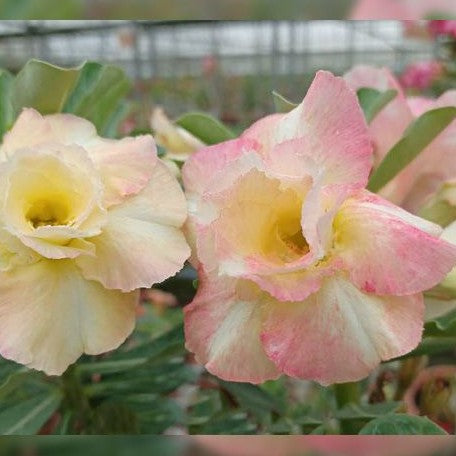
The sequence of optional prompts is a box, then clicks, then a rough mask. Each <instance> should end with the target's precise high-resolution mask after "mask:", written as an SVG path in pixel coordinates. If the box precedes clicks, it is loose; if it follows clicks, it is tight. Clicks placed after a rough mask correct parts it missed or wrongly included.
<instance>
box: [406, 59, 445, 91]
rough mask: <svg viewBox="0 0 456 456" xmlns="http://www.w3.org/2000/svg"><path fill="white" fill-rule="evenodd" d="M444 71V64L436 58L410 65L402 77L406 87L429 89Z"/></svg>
mask: <svg viewBox="0 0 456 456" xmlns="http://www.w3.org/2000/svg"><path fill="white" fill-rule="evenodd" d="M442 73H443V66H442V64H441V63H439V62H437V61H435V60H429V61H425V62H415V63H412V64H410V65H408V66H407V67H406V68H405V70H404V72H403V73H402V75H401V77H400V82H401V85H402V87H404V88H405V89H419V90H424V89H428V88H429V87H430V86H431V85H432V83H433V82H434V81H435V80H436V79H438V78H439V77H440V76H441V75H442Z"/></svg>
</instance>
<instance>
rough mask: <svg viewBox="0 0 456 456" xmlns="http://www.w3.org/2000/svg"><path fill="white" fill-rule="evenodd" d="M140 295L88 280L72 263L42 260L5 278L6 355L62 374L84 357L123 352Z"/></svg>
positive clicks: (1, 321)
mask: <svg viewBox="0 0 456 456" xmlns="http://www.w3.org/2000/svg"><path fill="white" fill-rule="evenodd" d="M137 300H138V294H137V293H129V294H125V293H120V292H117V291H112V290H106V289H104V288H103V287H102V286H101V285H100V284H98V283H96V282H91V281H87V280H85V279H84V278H83V277H82V275H81V274H80V272H79V270H78V268H76V267H75V266H74V265H73V264H72V263H71V262H70V261H68V260H62V261H52V262H51V261H47V260H43V261H39V262H37V263H35V264H32V265H30V266H22V267H17V268H15V269H13V270H12V271H10V272H6V273H2V274H1V277H0V354H1V355H2V356H3V357H5V358H8V359H12V360H14V361H16V362H18V363H21V364H25V365H27V366H28V367H31V368H34V369H38V370H42V371H44V372H46V373H47V374H48V375H60V374H62V373H63V372H64V371H65V369H66V368H67V367H68V366H69V365H70V364H72V363H74V362H75V361H76V360H77V358H78V357H79V356H80V355H82V354H83V353H87V354H90V355H96V354H100V353H103V352H106V351H109V350H113V349H115V348H117V347H118V346H119V345H120V344H121V343H122V342H123V341H124V340H125V339H126V337H127V336H128V335H129V334H130V333H131V331H132V330H133V327H134V324H135V306H136V303H137Z"/></svg>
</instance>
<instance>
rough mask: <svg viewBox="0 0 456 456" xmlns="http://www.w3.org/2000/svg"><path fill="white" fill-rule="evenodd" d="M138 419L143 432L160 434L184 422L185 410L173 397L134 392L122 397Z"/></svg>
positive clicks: (140, 430)
mask: <svg viewBox="0 0 456 456" xmlns="http://www.w3.org/2000/svg"><path fill="white" fill-rule="evenodd" d="M120 400H123V402H124V403H125V404H126V405H127V406H128V407H129V408H130V410H132V411H133V412H134V413H135V415H136V416H137V419H138V430H139V432H140V433H141V434H159V433H162V432H163V431H165V430H166V429H168V428H169V427H170V426H175V425H179V424H181V423H182V422H183V420H184V417H183V411H182V409H181V407H179V405H178V404H177V403H176V402H175V401H174V400H172V399H169V398H165V397H160V396H158V395H154V394H147V393H146V394H133V395H130V396H127V397H125V398H122V399H120Z"/></svg>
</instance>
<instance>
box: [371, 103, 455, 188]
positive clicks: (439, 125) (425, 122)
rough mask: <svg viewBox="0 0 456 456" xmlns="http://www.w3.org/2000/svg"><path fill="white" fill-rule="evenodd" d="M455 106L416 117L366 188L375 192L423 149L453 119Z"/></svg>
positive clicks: (373, 174)
mask: <svg viewBox="0 0 456 456" xmlns="http://www.w3.org/2000/svg"><path fill="white" fill-rule="evenodd" d="M455 118H456V107H453V106H450V107H445V108H437V109H433V110H431V111H427V112H425V113H424V114H423V115H422V116H420V117H418V119H416V120H415V121H414V122H413V123H412V124H411V125H410V126H409V127H408V128H407V130H406V131H405V133H404V135H403V137H402V138H401V139H400V140H399V141H398V142H397V143H396V144H395V145H394V146H393V148H392V149H391V150H390V151H389V152H388V154H387V155H386V157H385V158H384V159H383V161H382V162H381V163H380V166H379V167H378V168H377V169H376V170H375V171H374V172H373V173H372V176H371V177H370V179H369V184H368V186H367V188H368V189H369V190H370V191H372V192H377V191H378V190H380V189H381V188H383V187H384V186H385V185H386V184H387V183H388V182H389V181H390V180H391V179H393V178H394V177H395V176H396V175H397V174H398V173H399V172H400V171H401V170H402V169H403V168H405V167H406V166H407V165H408V164H409V163H410V162H411V161H412V160H413V159H414V158H415V157H417V156H418V154H419V153H420V152H421V151H422V150H424V149H425V148H426V147H427V146H428V145H429V144H430V143H431V142H432V141H433V140H434V139H435V138H436V137H437V136H438V135H439V134H440V133H441V132H442V131H443V130H444V129H445V128H446V127H447V126H448V125H449V124H450V123H451V122H452V121H453V120H454V119H455Z"/></svg>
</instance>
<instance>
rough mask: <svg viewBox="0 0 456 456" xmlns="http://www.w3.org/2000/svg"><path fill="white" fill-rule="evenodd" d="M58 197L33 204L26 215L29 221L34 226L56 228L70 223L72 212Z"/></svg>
mask: <svg viewBox="0 0 456 456" xmlns="http://www.w3.org/2000/svg"><path fill="white" fill-rule="evenodd" d="M56 196H58V195H54V197H53V198H52V197H51V198H49V199H38V200H36V201H34V202H32V203H31V205H30V208H29V209H28V210H27V212H26V214H25V218H26V219H27V221H28V222H29V223H30V224H31V225H32V226H33V228H38V227H39V226H49V225H51V226H55V225H67V224H68V223H69V217H70V210H69V208H68V206H67V205H66V204H65V203H63V202H62V201H60V200H58V199H56Z"/></svg>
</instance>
